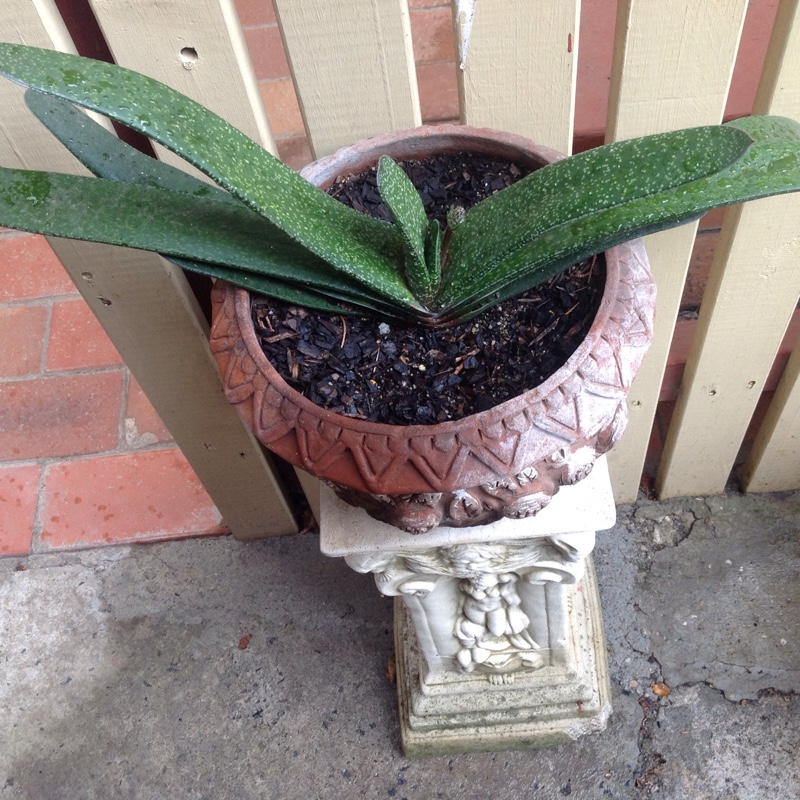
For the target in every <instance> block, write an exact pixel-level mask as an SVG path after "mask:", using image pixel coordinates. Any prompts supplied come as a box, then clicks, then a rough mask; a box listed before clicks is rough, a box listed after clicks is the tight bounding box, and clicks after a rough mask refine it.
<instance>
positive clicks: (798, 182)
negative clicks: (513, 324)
mask: <svg viewBox="0 0 800 800" xmlns="http://www.w3.org/2000/svg"><path fill="white" fill-rule="evenodd" d="M725 127H726V128H735V129H737V130H741V131H742V132H745V133H747V134H748V135H749V136H751V137H752V138H753V140H754V142H753V144H752V145H751V146H750V148H749V149H748V150H747V152H746V153H745V154H744V156H742V158H740V159H738V160H737V161H735V162H734V163H733V164H731V165H730V166H728V167H727V168H724V169H722V170H720V171H719V172H717V173H716V174H713V175H709V176H707V177H704V178H700V179H698V180H695V181H691V182H689V183H686V184H683V185H680V186H676V187H674V188H672V189H668V190H665V191H661V192H658V193H657V194H654V195H652V196H649V197H645V198H640V199H638V200H637V201H635V202H630V203H626V204H624V205H619V206H615V207H612V208H608V209H605V210H603V211H599V212H596V213H594V214H592V215H589V216H587V217H583V218H578V219H574V220H571V221H569V222H567V223H564V224H562V225H559V226H557V227H555V228H552V229H550V230H548V231H547V232H546V233H544V234H542V235H541V236H539V237H537V239H535V240H534V241H532V242H530V243H528V244H527V245H526V246H525V247H523V248H521V249H519V250H518V251H517V252H515V253H514V254H513V255H512V256H510V257H508V258H507V259H506V260H505V261H503V262H502V263H500V264H498V265H496V266H495V268H494V269H493V271H492V272H490V273H489V274H488V275H487V276H486V280H485V282H484V283H483V284H482V285H481V287H480V290H479V291H476V290H475V288H474V287H472V289H471V290H470V291H467V292H464V293H463V294H462V297H461V298H460V299H459V301H458V302H456V303H453V304H452V306H451V307H450V308H449V309H448V312H447V313H448V315H455V316H457V317H461V316H462V313H461V312H463V313H464V314H466V311H467V310H468V311H469V316H472V315H473V314H474V313H477V311H479V310H481V308H483V307H486V306H487V305H491V303H492V302H494V296H495V293H497V296H498V297H501V298H504V297H509V296H514V295H515V294H519V293H520V292H522V291H524V290H525V289H526V288H529V287H530V286H533V285H535V284H537V283H539V282H540V281H541V280H546V279H547V278H549V277H550V276H552V275H554V274H556V273H557V272H559V271H561V270H563V269H565V268H567V267H568V266H570V265H571V264H574V263H576V262H578V261H580V260H582V259H584V258H587V257H588V256H590V255H593V254H595V253H599V252H602V251H603V250H606V249H608V248H609V247H613V246H614V245H617V244H621V243H622V242H625V241H629V240H630V239H632V238H635V237H637V236H643V235H646V234H649V233H655V232H656V231H659V230H664V229H666V228H671V227H675V226H677V225H681V224H683V223H685V222H688V221H690V220H693V219H696V218H697V217H699V216H700V215H701V214H703V213H705V212H706V211H709V210H710V209H712V208H718V207H720V206H725V205H733V204H735V203H742V202H745V201H747V200H756V199H758V198H761V197H767V196H770V195H775V194H782V193H786V192H794V191H799V190H800V124H798V123H797V122H794V121H793V120H789V119H784V118H781V117H748V118H745V119H740V120H736V121H734V122H731V123H728V124H727V125H726V126H725ZM487 298H491V300H488V301H487V302H480V301H483V300H487Z"/></svg>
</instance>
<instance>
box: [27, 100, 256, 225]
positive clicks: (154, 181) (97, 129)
mask: <svg viewBox="0 0 800 800" xmlns="http://www.w3.org/2000/svg"><path fill="white" fill-rule="evenodd" d="M25 103H26V104H27V106H28V108H30V110H31V112H32V113H33V114H34V115H35V116H36V117H37V118H38V119H39V120H40V121H41V123H42V124H43V125H44V126H45V127H46V128H47V129H48V130H49V131H50V133H52V134H53V136H55V137H56V139H58V141H59V142H61V144H63V145H64V147H66V148H67V150H69V151H70V153H72V155H74V156H75V158H77V159H78V161H80V162H81V163H82V164H83V165H84V166H85V167H86V168H87V169H88V170H89V171H90V172H93V173H94V174H95V175H97V176H99V177H100V178H108V179H109V180H115V181H126V182H127V183H139V184H142V185H144V186H160V187H161V188H163V189H171V190H172V191H175V192H184V193H185V194H191V195H195V196H197V197H213V198H214V200H218V201H221V202H229V203H233V204H235V205H240V206H242V205H244V204H243V203H242V202H241V201H240V200H237V199H236V198H235V197H234V196H233V195H232V194H229V193H228V192H226V191H225V190H224V189H220V188H219V186H215V185H214V184H210V183H205V182H204V181H201V180H198V179H197V178H195V177H193V176H192V175H189V174H188V173H186V172H183V171H182V170H179V169H177V168H176V167H171V166H170V165H169V164H165V163H164V162H163V161H158V160H157V159H155V158H151V157H150V156H146V155H145V154H144V153H140V152H139V151H138V150H136V149H134V148H133V147H131V146H130V145H129V144H126V143H125V142H123V141H122V140H121V139H119V138H117V137H116V136H115V135H114V134H113V133H111V132H110V131H108V130H106V129H105V128H104V127H103V126H102V125H100V124H98V123H97V122H95V121H94V120H93V119H92V118H91V117H89V116H88V115H86V114H84V113H83V112H82V111H80V110H78V109H77V108H75V106H74V105H72V103H68V102H67V101H66V100H62V99H61V98H60V97H56V96H54V95H49V94H43V93H42V92H37V91H35V90H33V89H28V90H27V91H26V92H25ZM265 224H269V223H267V222H266V221H265Z"/></svg>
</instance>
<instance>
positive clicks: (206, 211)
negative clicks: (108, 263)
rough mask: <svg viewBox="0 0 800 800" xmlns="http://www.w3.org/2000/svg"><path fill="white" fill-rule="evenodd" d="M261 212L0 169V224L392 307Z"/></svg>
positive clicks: (135, 188)
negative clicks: (268, 223)
mask: <svg viewBox="0 0 800 800" xmlns="http://www.w3.org/2000/svg"><path fill="white" fill-rule="evenodd" d="M262 222H263V220H262V218H260V217H259V216H258V215H257V214H254V213H253V212H252V211H250V210H249V209H247V208H245V207H244V206H241V205H231V204H230V203H219V202H216V201H214V200H212V199H210V198H201V197H191V196H189V195H186V194H183V193H180V192H172V191H169V190H167V189H161V188H158V187H151V186H137V185H133V184H126V183H121V182H118V181H106V180H103V179H101V178H84V177H78V176H75V175H60V174H55V173H45V172H29V171H26V170H12V169H0V225H7V226H8V227H11V228H16V229H18V230H24V231H31V232H33V233H43V234H47V235H52V236H63V237H66V238H71V239H84V240H89V241H95V242H103V243H106V244H116V245H123V246H126V247H137V248H141V249H144V250H153V251H155V252H158V253H164V254H167V255H173V256H178V257H183V258H190V259H196V260H198V261H203V262H207V263H216V264H222V265H226V266H230V267H239V268H242V269H245V270H248V271H251V272H261V273H263V274H267V275H272V276H274V277H278V278H281V279H283V280H288V281H291V282H295V283H308V284H310V285H312V286H314V287H316V288H318V289H320V290H325V291H327V292H329V293H331V294H334V296H335V293H336V292H337V290H339V288H340V287H344V288H346V289H347V290H348V291H350V292H352V293H355V294H363V295H364V296H365V298H367V299H369V298H375V299H376V300H377V302H378V304H381V305H390V306H391V305H398V306H399V307H404V304H403V303H400V304H395V303H392V301H391V299H390V298H381V297H380V296H379V295H376V294H375V293H374V292H372V291H371V290H370V289H368V288H365V287H362V286H360V285H359V284H358V283H357V282H356V281H354V280H352V279H349V278H346V277H345V276H341V275H333V276H332V275H331V274H330V270H329V268H328V265H327V264H326V263H325V262H323V261H322V260H321V259H319V258H317V257H316V256H315V255H313V254H312V253H309V252H308V251H307V250H305V249H304V248H302V247H300V246H299V245H298V244H297V243H296V242H294V241H293V240H292V239H290V238H289V237H288V236H285V235H283V236H282V238H276V237H274V236H265V235H264V231H263V229H262Z"/></svg>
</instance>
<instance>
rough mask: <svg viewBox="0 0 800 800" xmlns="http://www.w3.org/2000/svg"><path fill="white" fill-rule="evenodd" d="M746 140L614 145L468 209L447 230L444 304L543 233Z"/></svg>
mask: <svg viewBox="0 0 800 800" xmlns="http://www.w3.org/2000/svg"><path fill="white" fill-rule="evenodd" d="M751 141H752V140H751V138H750V136H748V135H747V134H746V133H745V132H744V131H741V130H736V129H732V128H725V127H722V126H707V127H702V128H690V129H688V130H683V131H675V132H672V133H663V134H657V135H655V136H645V137H642V138H640V139H631V140H629V141H625V142H615V143H614V144H610V145H606V146H604V147H598V148H596V149H594V150H589V151H587V152H585V153H581V154H579V155H577V156H573V157H571V158H567V159H564V160H563V161H558V162H556V163H554V164H549V165H548V166H546V167H543V168H542V169H540V170H537V171H536V172H534V173H533V174H531V175H529V176H528V177H526V178H524V179H523V180H521V181H519V182H518V183H515V184H514V185H512V186H510V187H508V188H507V189H504V190H503V191H501V192H498V193H497V194H496V195H493V196H492V197H489V198H488V199H487V200H485V201H484V202H482V203H480V204H479V205H477V206H475V207H474V208H472V209H470V210H469V211H468V212H467V214H466V219H465V220H464V222H463V223H462V224H461V225H459V226H458V227H457V228H456V229H455V230H454V231H453V236H452V240H451V242H450V249H449V252H448V263H447V270H446V273H445V277H444V281H443V287H442V292H441V298H440V299H441V301H442V303H443V304H445V305H448V304H450V303H454V302H456V303H457V302H459V301H461V300H463V298H464V297H465V296H467V295H468V294H470V292H471V288H470V287H471V286H474V285H475V284H478V285H480V286H483V285H484V283H486V284H487V285H488V283H489V282H492V281H491V280H490V276H492V275H494V274H495V271H496V269H497V266H498V265H499V264H502V263H506V262H509V261H510V260H511V259H514V258H515V255H514V254H515V253H517V252H518V251H520V250H522V249H523V248H525V247H526V246H527V245H528V243H530V242H532V241H534V240H535V239H536V238H537V237H539V236H542V235H544V234H545V233H546V232H547V231H548V230H552V229H555V228H558V226H560V225H564V224H566V223H568V222H570V221H571V220H573V219H576V218H583V219H585V218H589V217H590V215H592V214H594V213H600V212H603V211H604V210H605V209H607V208H610V207H615V206H625V205H627V204H631V203H636V202H637V201H638V200H639V199H641V198H646V197H651V196H655V195H657V194H658V193H659V192H662V191H665V190H668V189H671V188H672V187H674V186H677V185H680V184H685V183H689V182H691V181H694V180H697V179H698V178H703V177H705V176H707V175H712V174H714V173H716V172H717V171H718V170H720V169H722V168H724V167H726V166H728V165H729V164H731V163H732V162H733V161H735V160H736V159H737V158H740V157H741V156H742V154H743V153H744V152H745V151H746V150H747V148H748V146H749V145H750V143H751ZM514 277H516V276H512V275H509V279H510V280H513V278H514ZM489 291H491V290H489Z"/></svg>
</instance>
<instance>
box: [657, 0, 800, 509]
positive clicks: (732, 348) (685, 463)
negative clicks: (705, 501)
mask: <svg viewBox="0 0 800 800" xmlns="http://www.w3.org/2000/svg"><path fill="white" fill-rule="evenodd" d="M753 111H754V113H755V114H777V115H781V116H786V117H791V118H793V119H798V118H800V13H798V0H784V2H783V3H782V4H781V6H780V7H779V11H778V17H777V19H776V22H775V26H774V32H773V37H772V40H771V42H770V50H769V56H768V60H767V63H766V65H765V68H764V74H763V76H762V83H761V86H760V87H759V93H758V95H757V97H756V103H755V107H754V109H753ZM798 259H800V197H798V196H797V195H784V196H780V197H773V198H769V199H766V200H759V201H758V202H756V203H748V204H745V205H744V206H740V207H737V208H736V209H733V210H732V211H731V212H730V213H728V214H727V216H726V219H725V222H724V224H723V228H722V237H721V241H720V245H719V247H718V248H717V252H716V254H715V257H714V261H713V264H712V266H711V274H710V276H709V285H708V288H707V289H706V294H705V297H704V298H703V304H702V306H701V308H700V318H699V320H698V329H697V333H696V334H695V338H694V341H693V343H692V350H691V352H690V354H689V358H688V360H687V364H686V370H685V372H684V379H683V385H682V388H681V393H680V396H679V398H678V403H677V405H676V407H675V413H674V416H673V422H672V425H671V426H670V431H669V435H668V437H667V441H666V443H665V446H664V457H663V460H662V466H661V469H660V470H659V474H658V477H657V479H656V491H657V492H658V493H659V495H661V496H662V497H676V496H681V495H686V494H716V493H719V492H722V491H723V490H724V488H725V483H726V482H727V480H728V477H729V475H730V472H731V469H732V468H733V465H734V462H735V459H736V455H737V453H738V451H739V448H740V446H741V443H742V440H743V439H744V435H745V432H746V431H747V426H748V424H749V423H750V419H751V417H752V414H753V411H754V410H755V407H756V403H757V401H758V398H759V396H760V395H761V391H762V389H763V387H764V383H765V382H766V379H767V375H768V373H769V370H770V367H771V366H772V362H773V360H774V358H775V354H776V353H777V352H778V348H779V346H780V343H781V340H782V338H783V335H784V333H785V330H786V327H787V325H788V324H789V320H790V318H791V315H792V313H793V311H794V308H795V306H796V304H797V297H798V294H800V270H798V269H797V263H798ZM795 477H796V480H797V483H796V485H800V473H797V474H796V476H795ZM763 485H764V484H762V486H763Z"/></svg>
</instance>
